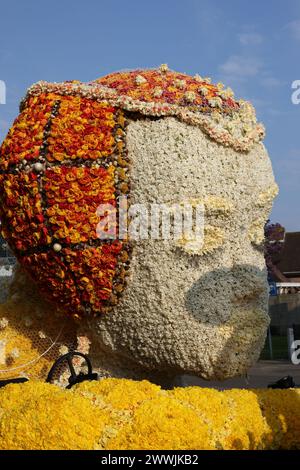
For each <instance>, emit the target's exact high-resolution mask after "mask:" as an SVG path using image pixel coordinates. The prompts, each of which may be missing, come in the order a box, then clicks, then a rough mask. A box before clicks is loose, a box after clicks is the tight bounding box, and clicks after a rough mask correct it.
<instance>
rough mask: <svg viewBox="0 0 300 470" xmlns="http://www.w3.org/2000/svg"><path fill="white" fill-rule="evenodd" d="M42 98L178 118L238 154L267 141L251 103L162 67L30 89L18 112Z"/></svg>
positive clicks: (40, 83)
mask: <svg viewBox="0 0 300 470" xmlns="http://www.w3.org/2000/svg"><path fill="white" fill-rule="evenodd" d="M157 84H159V85H160V86H157ZM41 93H58V94H61V95H64V96H80V97H83V98H89V99H92V100H96V101H99V102H101V101H103V100H105V101H107V102H108V103H110V104H111V105H112V106H114V107H116V108H120V109H123V110H126V111H130V112H139V113H141V114H143V115H145V116H157V117H160V116H174V117H177V118H178V119H180V120H182V121H183V122H186V123H188V124H191V125H194V126H198V127H200V128H201V129H202V130H203V131H204V132H205V133H206V134H207V135H208V136H209V137H210V138H211V139H213V140H215V141H216V142H218V143H220V144H222V145H224V146H227V147H228V146H229V147H232V148H234V149H235V150H236V151H238V152H248V151H249V150H250V149H251V148H252V147H253V145H254V144H255V143H257V142H259V141H261V140H263V138H264V137H265V129H264V126H263V125H262V124H260V123H257V120H256V115H255V110H254V108H253V106H252V105H251V104H250V103H249V102H247V101H244V100H239V101H235V100H234V99H233V97H232V96H231V95H232V92H231V90H230V91H227V90H223V85H222V84H218V85H216V86H215V85H211V84H210V79H202V78H201V77H199V76H197V77H194V78H193V77H189V76H188V75H184V74H178V73H176V72H172V71H168V69H166V70H165V69H164V68H163V69H161V68H160V69H159V70H136V71H133V72H126V73H116V74H112V75H108V76H107V77H103V78H101V79H99V80H96V81H94V82H90V83H81V82H77V81H74V82H63V83H47V82H45V81H40V82H38V83H36V84H34V85H32V86H31V87H30V88H29V90H28V91H27V94H26V96H25V98H24V99H23V100H22V102H21V106H20V109H21V110H22V109H24V107H26V103H27V101H28V99H29V98H30V97H32V96H38V95H39V94H41Z"/></svg>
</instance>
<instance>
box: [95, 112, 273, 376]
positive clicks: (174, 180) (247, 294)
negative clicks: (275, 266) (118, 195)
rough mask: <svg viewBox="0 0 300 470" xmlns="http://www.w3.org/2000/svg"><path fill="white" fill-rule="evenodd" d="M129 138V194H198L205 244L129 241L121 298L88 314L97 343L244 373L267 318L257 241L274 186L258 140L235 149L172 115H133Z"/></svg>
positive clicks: (137, 198) (196, 369)
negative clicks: (109, 308) (104, 310)
mask: <svg viewBox="0 0 300 470" xmlns="http://www.w3.org/2000/svg"><path fill="white" fill-rule="evenodd" d="M127 146H128V152H129V155H130V157H131V162H132V167H131V179H132V195H131V200H132V203H136V204H152V203H164V204H170V203H178V204H182V203H185V202H191V201H194V203H195V202H197V201H202V202H203V204H204V207H205V216H204V244H203V245H202V247H201V248H200V249H198V247H197V244H195V243H191V242H190V243H189V242H188V241H186V240H184V239H182V240H179V241H177V243H174V241H171V240H169V241H168V240H144V241H139V242H136V243H135V246H134V250H133V255H132V261H131V276H130V280H129V283H128V287H127V288H126V290H125V293H124V297H123V298H122V299H121V301H120V304H119V305H118V306H117V307H116V309H115V311H114V312H112V313H111V314H110V315H107V316H105V317H103V318H100V319H97V320H95V322H94V323H92V328H93V329H94V331H95V333H96V337H97V339H98V344H99V347H100V349H101V350H105V351H106V352H107V355H108V356H109V355H111V356H112V357H120V358H121V357H126V360H127V361H132V364H135V365H136V366H138V367H142V368H145V369H155V370H158V371H159V370H161V371H168V373H172V371H173V373H174V374H178V373H193V374H197V375H200V376H202V377H205V378H218V379H223V378H226V377H230V376H234V375H238V374H241V373H244V372H245V371H246V370H247V368H248V367H250V366H251V365H252V364H253V362H254V361H255V360H256V359H257V358H258V356H259V354H260V350H261V348H262V346H263V343H264V338H265V333H266V329H267V325H268V314H267V308H268V305H267V299H268V297H267V282H266V271H265V262H264V256H263V253H262V250H261V247H260V244H261V242H262V239H261V234H262V231H263V226H264V223H265V221H266V220H267V218H268V216H269V212H270V209H271V206H272V201H273V198H274V196H275V194H276V191H277V190H276V188H277V187H276V185H275V182H274V177H273V173H272V168H271V163H270V160H269V157H268V154H267V152H266V150H265V148H264V146H263V145H262V144H256V145H255V146H254V147H253V148H252V150H250V151H249V152H248V153H239V152H236V151H235V150H233V149H232V148H225V147H223V146H221V145H219V144H217V143H216V142H213V141H212V140H210V139H209V138H208V137H207V136H206V135H205V134H204V133H203V132H202V131H201V130H200V129H199V128H197V127H194V126H189V125H188V124H185V123H182V122H179V121H178V120H176V119H175V118H162V119H159V120H150V119H142V120H136V121H131V122H130V124H129V126H128V128H127ZM99 367H101V359H100V360H99Z"/></svg>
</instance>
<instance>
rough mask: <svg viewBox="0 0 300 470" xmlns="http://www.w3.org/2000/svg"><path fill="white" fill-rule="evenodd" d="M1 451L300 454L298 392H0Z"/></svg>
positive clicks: (92, 387) (144, 385)
mask: <svg viewBox="0 0 300 470" xmlns="http://www.w3.org/2000/svg"><path fill="white" fill-rule="evenodd" d="M0 449H109V450H112V449H122V450H123V449H147V450H148V449H149V450H157V449H173V450H179V449H186V450H189V449H190V450H191V449H300V391H299V390H297V389H290V390H237V389H234V390H228V391H223V392H219V391H217V390H213V389H206V388H200V387H188V388H176V389H174V390H168V391H165V390H161V389H160V387H159V386H157V385H154V384H151V383H150V382H147V381H141V382H135V381H132V380H125V379H103V380H101V381H99V382H84V383H82V384H80V385H77V386H76V387H74V388H73V389H71V390H62V389H60V388H59V387H57V386H55V385H50V384H46V383H41V382H35V381H32V382H27V383H25V384H18V385H8V386H6V387H4V388H2V389H0Z"/></svg>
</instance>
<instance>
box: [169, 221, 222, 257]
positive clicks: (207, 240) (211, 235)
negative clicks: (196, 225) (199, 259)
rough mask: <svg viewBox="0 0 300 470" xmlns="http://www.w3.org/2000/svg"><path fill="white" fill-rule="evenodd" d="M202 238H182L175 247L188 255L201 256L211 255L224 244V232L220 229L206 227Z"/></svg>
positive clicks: (211, 226)
mask: <svg viewBox="0 0 300 470" xmlns="http://www.w3.org/2000/svg"><path fill="white" fill-rule="evenodd" d="M203 232H204V233H203V236H202V237H199V238H197V237H194V238H193V237H192V235H191V236H190V237H186V238H185V237H183V238H181V239H179V240H177V241H176V245H177V246H178V247H179V248H181V249H182V250H183V251H185V252H186V253H188V254H189V255H198V256H203V255H206V254H209V253H212V252H213V251H214V250H216V249H217V248H220V247H221V246H222V245H223V243H224V231H223V230H222V229H221V228H220V227H215V226H213V225H206V226H205V227H204V230H203Z"/></svg>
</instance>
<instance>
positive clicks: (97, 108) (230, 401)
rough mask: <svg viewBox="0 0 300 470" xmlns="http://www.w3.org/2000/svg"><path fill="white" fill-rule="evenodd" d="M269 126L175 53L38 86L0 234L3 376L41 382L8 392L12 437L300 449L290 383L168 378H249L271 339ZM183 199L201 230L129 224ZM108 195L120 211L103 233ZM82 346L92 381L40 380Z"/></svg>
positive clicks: (20, 127)
mask: <svg viewBox="0 0 300 470" xmlns="http://www.w3.org/2000/svg"><path fill="white" fill-rule="evenodd" d="M263 137H264V128H263V126H262V125H261V124H259V123H258V122H257V120H256V116H255V111H254V109H253V107H252V106H251V104H250V103H248V102H246V101H243V100H237V99H236V98H235V97H234V95H233V92H232V90H230V89H224V87H223V85H222V84H220V83H219V84H217V85H213V84H212V83H211V81H210V79H208V78H202V77H200V76H199V75H196V76H195V77H191V76H188V75H186V74H183V73H177V72H173V71H171V70H169V68H168V67H167V65H165V64H163V65H162V66H161V67H159V68H158V69H151V70H136V71H130V72H127V71H126V72H118V73H113V74H110V75H108V76H105V77H102V78H100V79H97V80H95V81H92V82H89V83H81V82H78V81H68V82H64V83H47V82H38V83H37V84H35V85H33V86H32V87H31V88H30V89H29V90H28V92H27V94H26V96H25V98H24V99H23V100H22V102H21V105H20V114H19V116H18V117H17V119H16V121H15V122H14V124H13V126H12V128H11V129H10V131H9V133H8V136H7V137H6V139H5V141H4V142H3V144H2V146H1V150H0V197H1V209H0V217H1V224H2V225H1V228H2V235H3V237H4V238H5V239H6V240H7V242H8V243H9V246H10V247H11V249H12V250H13V252H14V254H15V256H16V258H17V266H16V268H15V273H14V277H13V280H12V282H11V285H10V286H9V288H8V296H7V300H6V302H5V303H4V304H2V305H1V306H0V380H6V381H7V382H9V381H10V380H11V379H12V378H17V379H18V378H21V379H24V378H25V379H29V382H27V383H21V384H12V383H10V384H8V385H6V386H5V387H3V388H2V389H1V390H0V447H1V448H6V449H55V448H62V449H72V448H75V449H162V448H163V449H167V448H168V449H268V448H299V447H300V434H299V422H300V420H299V417H300V404H299V399H300V396H299V392H298V390H296V389H294V390H285V391H282V390H259V391H257V390H256V391H248V390H230V391H224V392H219V391H216V390H211V389H203V388H200V387H190V388H180V387H179V388H172V385H174V383H175V381H176V377H178V376H181V375H182V374H191V375H195V376H198V377H202V378H204V379H207V380H211V379H217V380H223V379H226V378H229V377H234V376H240V375H242V374H245V373H246V372H247V370H248V369H249V367H251V366H252V365H253V364H254V363H255V362H256V361H257V359H258V357H259V354H260V351H261V349H262V347H263V345H264V341H265V336H266V330H267V327H268V324H269V316H268V285H267V275H266V267H265V260H264V253H263V244H264V224H265V221H266V220H267V219H268V216H269V213H270V210H271V207H272V202H273V199H274V197H275V196H276V194H277V185H276V183H275V181H274V176H273V172H272V167H271V162H270V160H269V157H268V153H267V151H266V149H265V147H264V145H263V143H262V140H263ZM120 201H121V202H120ZM186 204H188V205H189V206H191V207H196V206H198V205H201V207H202V208H203V212H204V219H203V220H204V225H203V232H202V237H201V239H200V238H199V239H198V238H197V237H196V238H192V237H189V236H187V234H186V233H185V234H184V235H183V236H182V237H181V238H180V237H179V238H176V239H175V238H172V239H167V240H166V239H163V237H159V236H156V237H151V236H148V232H149V231H150V228H149V227H148V225H147V224H146V225H147V229H146V234H145V233H144V235H143V236H141V237H140V238H138V239H137V238H134V239H132V238H131V237H130V230H128V220H127V221H126V223H124V220H122V218H121V219H120V217H118V216H120V214H121V213H122V214H123V209H124V205H126V209H127V210H128V209H129V210H130V208H131V207H133V206H134V205H143V206H144V207H149V206H151V205H163V206H164V207H174V205H175V206H176V207H183V206H185V205H186ZM99 206H104V207H107V208H110V209H108V212H109V211H111V212H114V215H115V216H117V217H116V218H115V220H117V224H116V230H115V231H110V230H109V229H108V230H107V237H106V238H105V237H99V220H101V217H100V214H99ZM126 214H128V211H127V212H126ZM102 215H103V214H102ZM72 351H77V352H79V353H82V354H83V355H85V354H88V355H89V357H90V359H91V361H92V364H93V369H94V372H95V374H96V375H97V379H98V380H93V381H88V380H84V372H82V371H81V368H82V367H84V363H83V360H82V357H84V356H78V357H76V358H75V360H74V362H75V365H74V367H75V369H76V370H77V371H78V373H79V374H81V379H82V382H83V383H79V384H76V383H74V386H73V387H72V388H71V390H65V389H64V387H65V386H66V384H67V383H68V370H67V369H66V367H64V365H63V363H62V364H61V365H60V367H59V368H57V369H56V374H54V375H53V374H52V376H51V381H50V382H52V383H44V381H45V379H46V378H47V376H48V374H49V370H50V368H51V365H52V363H53V361H55V360H57V359H58V358H59V357H60V356H62V355H63V356H66V357H67V356H68V353H69V352H72ZM89 375H90V377H91V374H89ZM48 378H49V376H48ZM93 378H95V377H93ZM71 385H72V384H71ZM62 423H63V425H62ZM187 423H189V426H187ZM66 428H67V429H68V430H67V432H63V431H62V429H64V430H65V429H66Z"/></svg>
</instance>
